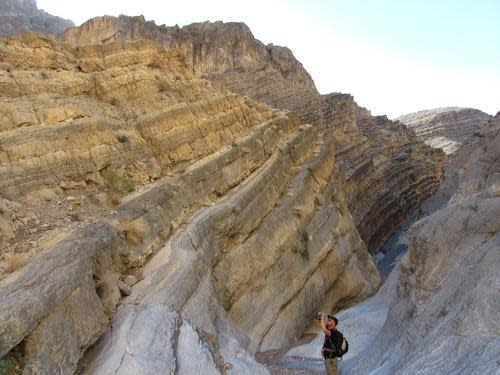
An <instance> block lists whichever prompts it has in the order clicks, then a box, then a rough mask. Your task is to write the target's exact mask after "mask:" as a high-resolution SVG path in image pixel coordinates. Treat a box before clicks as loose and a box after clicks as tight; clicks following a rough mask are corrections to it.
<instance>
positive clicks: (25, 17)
mask: <svg viewBox="0 0 500 375" xmlns="http://www.w3.org/2000/svg"><path fill="white" fill-rule="evenodd" d="M72 26H75V24H74V23H73V22H72V21H70V20H65V19H63V18H60V17H56V16H53V15H50V14H48V13H47V12H45V11H43V10H40V9H38V7H37V5H36V0H2V1H0V37H9V36H13V35H15V34H17V33H20V32H25V31H38V32H41V33H49V34H59V33H62V32H63V31H64V30H65V29H66V28H68V27H72Z"/></svg>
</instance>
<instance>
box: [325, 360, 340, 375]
mask: <svg viewBox="0 0 500 375" xmlns="http://www.w3.org/2000/svg"><path fill="white" fill-rule="evenodd" d="M325 370H326V375H339V370H338V369H337V358H330V359H325Z"/></svg>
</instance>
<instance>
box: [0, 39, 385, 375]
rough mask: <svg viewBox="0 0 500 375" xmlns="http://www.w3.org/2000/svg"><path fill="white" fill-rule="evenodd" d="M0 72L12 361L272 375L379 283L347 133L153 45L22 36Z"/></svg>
mask: <svg viewBox="0 0 500 375" xmlns="http://www.w3.org/2000/svg"><path fill="white" fill-rule="evenodd" d="M0 59H1V61H2V62H4V63H5V64H6V65H8V66H9V67H10V68H9V69H8V70H4V69H2V70H0V93H1V99H0V106H1V108H2V114H3V116H2V117H1V118H0V130H1V132H0V187H1V191H2V194H1V196H0V203H1V206H0V208H1V210H0V230H1V232H0V241H1V242H2V254H0V256H1V261H0V271H1V273H0V275H1V279H0V300H1V301H2V304H1V305H0V322H1V323H0V357H4V359H2V361H7V360H9V361H11V362H12V361H14V362H15V361H19V362H21V364H22V366H23V371H24V372H25V373H55V372H57V373H64V374H70V373H73V372H74V371H75V370H76V368H77V367H78V368H79V371H81V372H84V373H85V372H86V373H93V374H109V373H122V374H125V373H127V374H128V373H130V374H132V373H139V372H140V373H144V374H153V373H155V374H156V373H158V372H161V373H167V374H175V373H197V372H199V371H200V369H201V368H203V371H204V373H207V374H219V373H233V374H242V373H249V374H250V373H252V374H258V373H266V372H267V370H266V369H265V368H264V367H263V366H261V365H259V364H258V363H256V362H255V360H254V359H253V358H252V355H251V354H252V353H253V352H255V351H257V350H268V349H277V348H280V347H283V346H286V345H289V344H291V343H292V342H293V341H294V340H295V339H297V338H298V337H300V335H301V334H302V331H303V329H304V327H305V326H306V325H307V324H308V323H309V321H310V317H311V316H312V315H313V314H314V312H315V311H317V310H318V309H320V308H321V307H322V305H324V304H327V305H328V308H329V309H338V308H340V307H342V306H346V305H349V304H352V303H354V302H357V301H359V300H361V299H364V298H366V297H367V296H368V295H370V294H372V293H373V292H374V291H375V289H376V288H377V286H378V284H379V283H380V278H379V276H378V272H377V270H376V268H375V266H374V264H373V262H372V260H371V258H370V256H369V254H368V252H367V251H366V246H365V244H364V242H363V240H362V238H361V236H360V235H359V233H358V231H357V228H356V225H355V223H354V221H353V217H352V215H351V213H350V210H349V198H350V197H349V195H348V194H346V191H347V186H346V181H345V179H344V174H343V171H342V169H341V168H340V164H339V163H338V162H337V161H336V159H335V142H334V141H333V138H334V136H335V132H336V129H335V128H334V127H325V128H319V127H317V126H316V127H315V126H311V125H307V124H304V123H301V121H300V120H299V118H298V117H297V116H296V115H295V114H291V113H285V112H282V111H280V110H276V109H273V108H271V107H268V106H267V105H265V104H262V103H259V102H256V101H254V100H252V99H249V98H245V97H242V96H239V95H237V94H235V93H233V92H231V91H227V90H224V89H221V88H217V87H214V86H213V85H212V84H211V83H210V82H209V81H206V80H202V79H199V78H197V77H196V75H194V74H193V69H192V66H191V63H190V61H189V60H186V58H185V56H184V54H183V53H182V52H181V51H179V50H177V49H165V48H164V47H162V46H160V45H158V44H155V43H153V42H151V41H144V40H142V41H135V42H132V43H125V44H122V43H109V44H106V45H97V46H83V47H78V48H72V47H69V46H63V45H61V44H59V43H57V42H55V40H54V39H53V38H50V37H46V36H41V35H39V34H33V33H28V34H22V35H20V36H18V37H16V38H13V39H10V40H7V41H5V42H0ZM342 98H344V97H343V96H340V97H338V99H339V100H343V99H342ZM334 99H335V98H334ZM348 100H350V99H349V98H348ZM339 121H341V120H339ZM111 327H112V328H111ZM138 327H141V329H138ZM283 332H287V334H286V335H284V334H283ZM94 343H96V345H94V346H93V347H92V348H91V350H89V351H87V352H86V354H85V358H84V360H83V361H80V360H81V358H82V356H83V355H84V352H85V351H86V349H87V348H89V347H90V346H91V345H92V344H94ZM193 358H196V359H197V360H196V361H193ZM9 363H10V362H9Z"/></svg>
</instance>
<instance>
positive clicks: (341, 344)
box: [317, 313, 347, 375]
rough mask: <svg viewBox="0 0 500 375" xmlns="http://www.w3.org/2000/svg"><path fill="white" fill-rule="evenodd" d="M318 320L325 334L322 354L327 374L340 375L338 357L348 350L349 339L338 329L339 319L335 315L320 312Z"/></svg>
mask: <svg viewBox="0 0 500 375" xmlns="http://www.w3.org/2000/svg"><path fill="white" fill-rule="evenodd" d="M317 320H318V321H319V324H320V325H321V329H322V330H323V333H324V334H325V341H324V342H323V348H322V349H321V354H322V355H323V358H324V360H325V370H326V375H338V373H339V370H338V368H337V358H338V357H342V355H343V354H345V353H346V352H347V341H346V340H345V339H344V336H343V335H342V333H340V332H339V331H337V324H338V322H339V321H338V319H337V318H336V317H334V316H333V315H329V314H328V315H325V314H323V313H318V315H317Z"/></svg>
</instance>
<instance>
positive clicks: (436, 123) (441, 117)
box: [398, 107, 490, 155]
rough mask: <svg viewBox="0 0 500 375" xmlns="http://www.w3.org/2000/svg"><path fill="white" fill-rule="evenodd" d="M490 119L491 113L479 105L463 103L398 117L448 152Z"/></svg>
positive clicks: (429, 142) (434, 145) (427, 141)
mask: <svg viewBox="0 0 500 375" xmlns="http://www.w3.org/2000/svg"><path fill="white" fill-rule="evenodd" d="M489 119H490V116H489V115H488V114H486V113H484V112H481V111H479V110H477V109H472V108H459V107H451V108H436V109H430V110H425V111H419V112H415V113H410V114H407V115H404V116H401V117H399V118H398V120H399V121H401V122H402V123H403V124H405V125H406V126H408V127H409V128H411V129H413V130H414V131H415V133H417V135H418V136H419V137H421V138H422V139H424V140H425V143H426V144H428V145H430V146H432V147H435V148H440V149H442V150H443V151H444V152H445V153H446V154H447V155H450V154H453V153H455V152H456V151H457V150H458V148H459V147H460V146H461V145H462V144H463V143H464V142H465V140H467V138H469V137H470V136H471V135H472V134H474V132H476V131H477V130H478V129H479V128H480V127H481V126H482V125H484V124H486V123H487V122H488V120H489Z"/></svg>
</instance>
